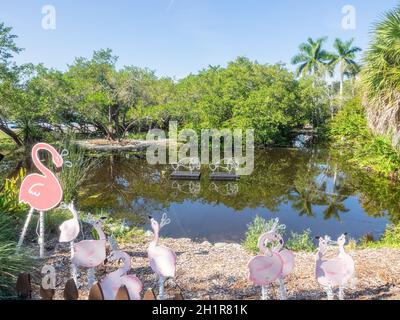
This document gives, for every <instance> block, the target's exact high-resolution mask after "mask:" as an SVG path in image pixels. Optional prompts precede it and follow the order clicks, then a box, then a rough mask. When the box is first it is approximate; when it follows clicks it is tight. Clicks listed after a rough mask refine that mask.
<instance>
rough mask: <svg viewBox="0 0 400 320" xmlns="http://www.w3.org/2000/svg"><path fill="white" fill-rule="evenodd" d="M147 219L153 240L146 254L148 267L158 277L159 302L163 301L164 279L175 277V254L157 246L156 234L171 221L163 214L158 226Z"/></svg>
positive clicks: (168, 249) (155, 222)
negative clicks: (148, 261)
mask: <svg viewBox="0 0 400 320" xmlns="http://www.w3.org/2000/svg"><path fill="white" fill-rule="evenodd" d="M149 218H150V221H151V227H152V229H153V232H154V239H153V240H152V241H151V242H150V245H149V248H148V250H147V253H148V257H149V259H150V267H151V269H152V270H153V271H154V273H156V274H157V275H158V277H159V292H158V295H159V298H160V300H164V299H165V294H164V282H165V279H166V278H173V277H175V271H176V254H175V252H174V251H172V250H171V249H170V248H167V247H164V246H160V245H158V237H159V235H158V234H159V232H160V229H161V228H163V227H164V226H165V225H167V224H169V223H170V222H171V220H170V219H168V218H167V215H166V214H165V213H164V214H163V216H162V219H161V223H160V224H158V222H157V221H156V220H154V219H153V218H152V217H149Z"/></svg>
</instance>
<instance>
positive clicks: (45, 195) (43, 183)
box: [17, 143, 64, 258]
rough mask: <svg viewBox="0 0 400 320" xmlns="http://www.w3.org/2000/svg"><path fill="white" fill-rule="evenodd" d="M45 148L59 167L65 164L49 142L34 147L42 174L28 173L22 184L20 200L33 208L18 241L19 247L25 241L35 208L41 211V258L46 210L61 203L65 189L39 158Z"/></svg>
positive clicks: (42, 254) (37, 165) (35, 157)
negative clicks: (40, 152)
mask: <svg viewBox="0 0 400 320" xmlns="http://www.w3.org/2000/svg"><path fill="white" fill-rule="evenodd" d="M41 150H44V151H47V152H49V153H50V154H51V156H52V161H53V163H54V165H55V166H56V167H57V168H61V167H62V166H63V164H64V161H63V158H62V155H61V154H59V153H58V151H57V150H56V149H55V148H54V147H52V146H51V145H49V144H46V143H38V144H36V145H35V146H34V147H33V149H32V160H33V163H34V165H35V167H36V168H37V169H38V170H39V171H40V172H41V174H37V173H33V174H30V175H28V176H27V177H26V178H25V179H24V181H23V182H22V184H21V188H20V193H19V202H20V203H26V204H28V205H29V206H30V207H31V209H30V210H29V213H28V216H27V217H26V220H25V224H24V227H23V229H22V233H21V236H20V238H19V241H18V245H17V248H18V249H19V248H20V247H21V246H22V243H23V242H24V238H25V235H26V231H27V229H28V226H29V223H30V221H31V218H32V214H33V212H34V210H36V211H39V224H40V228H39V230H40V235H39V246H40V258H43V257H44V212H46V211H49V210H51V209H54V208H55V207H57V206H58V205H59V203H60V202H61V200H62V197H63V190H62V187H61V185H60V182H59V181H58V179H57V177H56V176H55V174H54V173H53V172H52V171H51V170H50V169H48V168H46V167H45V166H44V165H43V163H42V162H41V161H40V159H39V151H41Z"/></svg>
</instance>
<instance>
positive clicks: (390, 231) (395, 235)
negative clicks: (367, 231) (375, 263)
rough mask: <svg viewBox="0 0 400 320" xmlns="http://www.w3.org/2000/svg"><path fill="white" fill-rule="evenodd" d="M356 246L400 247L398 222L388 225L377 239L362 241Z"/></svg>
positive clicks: (399, 226) (399, 225)
mask: <svg viewBox="0 0 400 320" xmlns="http://www.w3.org/2000/svg"><path fill="white" fill-rule="evenodd" d="M368 240H371V239H368ZM358 247H359V248H361V249H363V248H391V249H400V224H397V225H393V224H392V225H389V226H388V227H387V228H386V230H385V233H384V234H383V236H382V238H381V239H380V240H379V241H362V242H361V243H359V245H358Z"/></svg>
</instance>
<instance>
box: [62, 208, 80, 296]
mask: <svg viewBox="0 0 400 320" xmlns="http://www.w3.org/2000/svg"><path fill="white" fill-rule="evenodd" d="M68 209H69V210H70V211H71V213H72V216H73V218H72V219H70V220H67V221H64V222H63V223H62V224H61V225H60V226H59V229H60V238H59V240H58V241H59V242H61V243H65V242H69V243H70V247H71V257H72V256H73V255H74V241H75V239H76V238H77V237H78V235H79V232H80V230H81V228H80V224H79V213H78V211H76V209H75V206H74V203H73V202H71V203H70V204H69V205H68ZM71 275H72V278H73V279H74V281H75V285H76V287H77V288H78V287H79V285H78V271H77V269H76V265H74V264H71Z"/></svg>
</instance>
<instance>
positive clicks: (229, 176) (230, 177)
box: [210, 172, 240, 181]
mask: <svg viewBox="0 0 400 320" xmlns="http://www.w3.org/2000/svg"><path fill="white" fill-rule="evenodd" d="M239 179H240V176H238V175H237V174H234V173H226V172H214V173H211V174H210V180H212V181H236V180H239Z"/></svg>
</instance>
